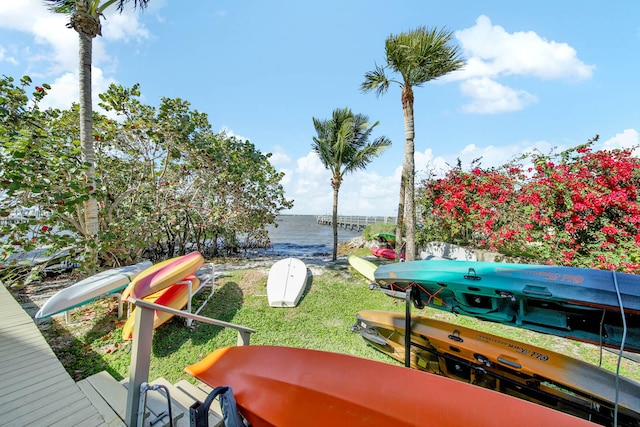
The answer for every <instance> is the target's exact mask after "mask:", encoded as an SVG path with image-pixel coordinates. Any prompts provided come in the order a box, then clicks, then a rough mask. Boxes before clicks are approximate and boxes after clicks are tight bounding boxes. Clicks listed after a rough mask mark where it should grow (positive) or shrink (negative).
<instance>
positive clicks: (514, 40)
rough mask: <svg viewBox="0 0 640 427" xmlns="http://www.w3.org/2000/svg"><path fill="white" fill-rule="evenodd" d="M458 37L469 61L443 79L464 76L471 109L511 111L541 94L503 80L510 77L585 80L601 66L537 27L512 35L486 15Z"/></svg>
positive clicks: (479, 110)
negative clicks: (543, 35) (502, 80)
mask: <svg viewBox="0 0 640 427" xmlns="http://www.w3.org/2000/svg"><path fill="white" fill-rule="evenodd" d="M455 36H456V38H457V39H458V41H459V43H460V47H461V48H462V50H463V52H464V56H465V57H466V58H467V64H466V66H465V67H464V68H463V69H461V70H459V71H456V72H453V73H450V74H449V75H447V76H445V77H444V78H443V79H442V80H444V81H460V80H462V83H461V90H462V93H463V94H465V95H466V96H468V97H470V98H471V100H472V101H471V102H470V103H469V104H468V105H466V106H464V107H463V111H465V112H469V113H479V114H495V113H506V112H511V111H518V110H521V109H523V108H525V107H526V106H527V105H530V104H531V103H533V102H536V100H537V98H536V96H535V95H533V94H530V93H528V92H527V91H525V90H522V89H515V88H510V87H508V86H505V85H504V84H502V83H498V80H500V79H501V78H504V77H505V76H514V75H517V76H530V77H534V78H538V79H542V80H557V79H568V80H585V79H589V78H591V76H592V74H593V70H594V68H595V66H593V65H587V64H585V63H584V62H582V61H581V60H580V59H578V56H577V52H576V50H575V49H574V48H573V47H571V46H569V45H568V44H567V43H560V42H556V41H553V40H551V41H549V40H546V39H545V38H543V37H540V36H539V35H538V34H537V33H535V32H533V31H526V32H523V31H520V32H515V33H508V32H507V31H506V30H505V29H504V28H503V27H501V26H499V25H493V24H492V23H491V20H490V19H489V18H488V17H486V16H484V15H481V16H479V17H478V19H477V20H476V24H475V25H474V26H473V27H471V28H467V29H464V30H461V31H456V32H455Z"/></svg>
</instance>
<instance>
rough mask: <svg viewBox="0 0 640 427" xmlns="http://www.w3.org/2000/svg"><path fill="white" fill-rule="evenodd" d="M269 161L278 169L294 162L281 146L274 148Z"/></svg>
mask: <svg viewBox="0 0 640 427" xmlns="http://www.w3.org/2000/svg"><path fill="white" fill-rule="evenodd" d="M269 161H270V162H271V164H272V165H273V166H274V167H276V168H277V167H282V166H286V165H290V164H291V162H292V160H291V157H290V156H289V155H288V154H287V153H286V152H285V151H284V148H283V147H282V146H280V145H276V146H275V147H273V152H272V153H271V157H270V158H269Z"/></svg>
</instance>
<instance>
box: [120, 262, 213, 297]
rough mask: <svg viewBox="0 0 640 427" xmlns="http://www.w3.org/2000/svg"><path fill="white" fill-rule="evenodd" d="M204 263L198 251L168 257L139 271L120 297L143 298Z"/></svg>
mask: <svg viewBox="0 0 640 427" xmlns="http://www.w3.org/2000/svg"><path fill="white" fill-rule="evenodd" d="M203 264H204V258H203V257H202V255H201V254H200V252H197V251H195V252H191V253H189V254H187V255H183V256H179V257H175V258H170V259H168V260H165V261H162V262H160V263H158V264H154V265H153V266H152V267H150V268H148V269H146V270H144V271H143V272H142V273H140V274H139V275H138V276H137V277H136V278H135V279H134V280H133V281H132V282H131V283H130V284H129V286H128V287H127V289H126V290H125V292H124V294H123V296H122V298H123V299H124V298H125V297H129V296H132V297H133V298H144V297H146V296H148V295H151V294H154V293H156V292H158V291H161V290H162V289H164V288H166V287H167V286H171V285H173V284H174V283H177V282H179V281H181V280H182V279H184V278H185V277H187V276H190V275H192V274H194V273H195V272H196V271H198V269H199V268H200V267H202V265H203Z"/></svg>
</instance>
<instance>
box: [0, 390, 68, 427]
mask: <svg viewBox="0 0 640 427" xmlns="http://www.w3.org/2000/svg"><path fill="white" fill-rule="evenodd" d="M46 396H55V399H49V400H47V399H46ZM38 397H39V398H41V399H44V400H42V401H39V400H31V399H28V400H26V401H25V400H20V401H14V402H12V403H13V405H7V406H8V409H9V410H8V411H6V412H5V413H4V414H3V415H2V421H0V423H5V424H0V425H13V426H19V425H23V426H27V425H30V424H32V423H35V421H37V420H39V419H45V418H46V417H47V416H49V415H51V414H53V413H55V411H56V410H58V409H59V408H60V407H62V406H64V405H69V404H71V403H73V402H75V401H76V400H78V399H80V396H78V394H77V393H74V390H73V389H72V388H68V387H67V388H63V389H61V390H58V391H57V392H56V394H55V395H50V394H49V393H48V390H47V393H45V397H43V395H42V394H39V395H38Z"/></svg>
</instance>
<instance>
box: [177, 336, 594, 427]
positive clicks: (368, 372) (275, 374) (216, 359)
mask: <svg viewBox="0 0 640 427" xmlns="http://www.w3.org/2000/svg"><path fill="white" fill-rule="evenodd" d="M185 371H186V372H187V373H188V374H190V375H193V376H194V377H196V378H197V379H198V380H200V381H202V382H204V383H205V384H207V385H209V386H211V387H214V388H215V387H217V386H220V385H226V386H229V387H230V388H231V389H232V391H233V394H234V397H235V401H236V402H237V405H238V409H239V411H240V413H241V414H242V415H243V416H244V417H246V419H247V420H248V421H249V423H250V424H251V425H252V426H253V427H271V426H278V427H294V426H295V427H298V426H306V427H316V426H318V427H320V426H322V427H324V426H335V427H342V426H345V427H347V426H348V427H364V426H394V427H408V426H426V425H433V426H442V427H447V426H506V425H518V426H540V427H543V426H544V427H549V426H554V427H556V426H588V425H593V424H592V423H589V422H587V421H586V420H583V419H580V418H577V417H574V416H571V415H568V414H564V413H562V412H559V411H555V410H552V409H549V408H546V407H544V406H541V405H537V404H533V403H531V402H527V401H525V400H521V399H517V398H514V397H512V396H508V395H506V394H501V393H496V392H494V391H492V390H487V389H485V388H482V387H475V386H472V385H470V384H465V383H464V382H461V381H455V380H452V379H449V378H445V377H442V376H438V375H433V374H430V373H427V372H421V371H418V370H414V369H406V368H404V367H401V366H395V365H391V364H387V363H382V362H376V361H373V360H368V359H362V358H359V357H354V356H349V355H346V354H338V353H329V352H324V351H318V350H308V349H302V348H292V347H277V346H257V345H255V346H254V345H250V346H244V347H227V348H222V349H218V350H215V351H214V352H212V353H211V354H209V355H208V356H207V357H205V358H204V359H203V360H201V361H200V362H197V363H195V364H193V365H190V366H187V367H186V368H185Z"/></svg>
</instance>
